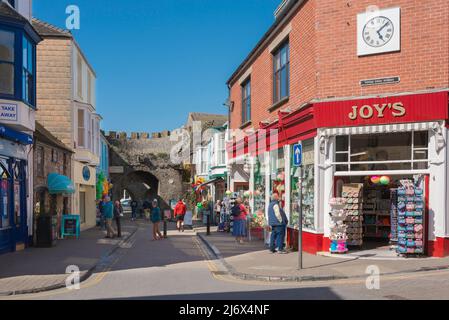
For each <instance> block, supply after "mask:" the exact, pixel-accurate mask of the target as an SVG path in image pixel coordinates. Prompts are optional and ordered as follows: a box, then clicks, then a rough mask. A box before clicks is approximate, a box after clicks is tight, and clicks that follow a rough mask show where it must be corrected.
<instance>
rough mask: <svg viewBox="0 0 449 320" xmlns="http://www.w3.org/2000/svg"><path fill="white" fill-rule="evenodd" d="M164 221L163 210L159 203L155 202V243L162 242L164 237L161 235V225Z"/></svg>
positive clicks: (152, 212) (152, 220)
mask: <svg viewBox="0 0 449 320" xmlns="http://www.w3.org/2000/svg"><path fill="white" fill-rule="evenodd" d="M161 220H162V216H161V209H160V208H159V206H158V201H157V200H156V199H154V200H153V203H152V205H151V222H152V223H153V241H155V240H161V239H163V238H164V237H163V236H162V234H161V231H160V227H159V224H160V222H161Z"/></svg>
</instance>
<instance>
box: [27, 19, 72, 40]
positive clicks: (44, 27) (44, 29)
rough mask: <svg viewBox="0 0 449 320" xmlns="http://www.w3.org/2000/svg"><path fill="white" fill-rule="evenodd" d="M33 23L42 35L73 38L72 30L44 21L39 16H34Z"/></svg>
mask: <svg viewBox="0 0 449 320" xmlns="http://www.w3.org/2000/svg"><path fill="white" fill-rule="evenodd" d="M31 24H32V25H33V27H34V29H36V31H37V32H38V33H39V35H40V36H41V37H62V38H73V36H72V33H71V32H70V31H68V30H65V29H61V28H58V27H56V26H54V25H52V24H50V23H48V22H44V21H42V20H39V19H37V18H33V19H32V21H31Z"/></svg>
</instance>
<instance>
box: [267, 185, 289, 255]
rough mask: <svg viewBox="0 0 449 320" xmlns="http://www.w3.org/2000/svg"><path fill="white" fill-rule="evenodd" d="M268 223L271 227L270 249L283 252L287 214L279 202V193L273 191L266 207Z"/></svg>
mask: <svg viewBox="0 0 449 320" xmlns="http://www.w3.org/2000/svg"><path fill="white" fill-rule="evenodd" d="M268 224H269V225H270V227H271V239H270V251H271V252H272V253H276V252H277V253H279V254H285V253H287V252H286V251H285V249H284V240H285V232H286V228H287V224H288V219H287V216H286V214H285V212H284V210H283V209H282V208H281V206H280V204H279V195H278V194H277V193H274V194H273V195H272V197H271V203H270V206H269V207H268Z"/></svg>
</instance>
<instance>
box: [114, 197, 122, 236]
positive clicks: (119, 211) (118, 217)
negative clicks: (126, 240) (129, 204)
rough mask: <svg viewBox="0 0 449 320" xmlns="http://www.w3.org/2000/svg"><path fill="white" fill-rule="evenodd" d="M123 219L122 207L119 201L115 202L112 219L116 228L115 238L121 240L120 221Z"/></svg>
mask: <svg viewBox="0 0 449 320" xmlns="http://www.w3.org/2000/svg"><path fill="white" fill-rule="evenodd" d="M122 217H123V207H122V205H121V204H120V201H118V200H117V201H115V205H114V219H115V224H116V226H117V237H119V238H121V237H122V224H121V219H122Z"/></svg>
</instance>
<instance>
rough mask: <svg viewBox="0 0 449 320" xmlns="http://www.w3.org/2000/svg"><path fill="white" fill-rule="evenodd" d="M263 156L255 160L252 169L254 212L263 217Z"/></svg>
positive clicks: (264, 172) (264, 173) (264, 170)
mask: <svg viewBox="0 0 449 320" xmlns="http://www.w3.org/2000/svg"><path fill="white" fill-rule="evenodd" d="M265 175H266V168H265V156H264V155H261V156H258V157H257V158H256V163H255V167H254V212H255V213H256V214H258V215H260V214H262V215H263V216H265V205H266V204H265V185H266V184H265Z"/></svg>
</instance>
